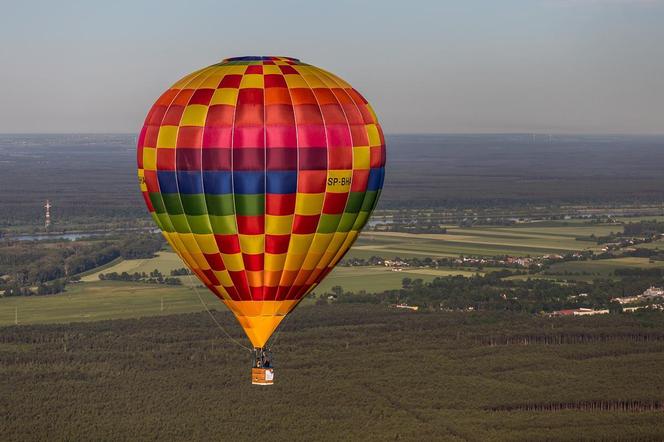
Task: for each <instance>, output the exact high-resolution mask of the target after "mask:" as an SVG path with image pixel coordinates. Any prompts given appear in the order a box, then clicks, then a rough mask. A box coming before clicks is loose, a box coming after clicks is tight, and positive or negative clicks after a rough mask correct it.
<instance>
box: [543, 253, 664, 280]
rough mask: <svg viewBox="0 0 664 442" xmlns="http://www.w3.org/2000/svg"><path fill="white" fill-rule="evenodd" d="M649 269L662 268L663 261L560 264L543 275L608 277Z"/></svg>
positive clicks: (625, 259) (629, 260)
mask: <svg viewBox="0 0 664 442" xmlns="http://www.w3.org/2000/svg"><path fill="white" fill-rule="evenodd" d="M625 268H632V269H651V268H664V261H653V262H651V261H650V260H649V259H648V258H633V257H629V258H615V259H601V260H596V261H581V262H575V261H570V262H561V263H558V264H554V265H552V266H551V267H550V268H549V269H548V270H547V271H546V272H545V273H546V274H549V275H554V274H555V275H564V274H565V272H568V273H587V274H590V275H591V276H603V277H609V276H611V275H612V274H613V272H614V271H615V270H616V269H625Z"/></svg>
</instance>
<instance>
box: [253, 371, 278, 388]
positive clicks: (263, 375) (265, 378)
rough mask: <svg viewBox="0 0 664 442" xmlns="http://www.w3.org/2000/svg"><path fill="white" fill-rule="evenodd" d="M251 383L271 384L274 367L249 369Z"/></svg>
mask: <svg viewBox="0 0 664 442" xmlns="http://www.w3.org/2000/svg"><path fill="white" fill-rule="evenodd" d="M251 384H252V385H273V384H274V369H272V368H256V367H254V368H252V369H251Z"/></svg>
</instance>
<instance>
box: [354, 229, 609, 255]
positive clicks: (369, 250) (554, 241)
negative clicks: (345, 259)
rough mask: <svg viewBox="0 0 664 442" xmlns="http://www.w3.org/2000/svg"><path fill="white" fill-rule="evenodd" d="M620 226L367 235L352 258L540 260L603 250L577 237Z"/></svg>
mask: <svg viewBox="0 0 664 442" xmlns="http://www.w3.org/2000/svg"><path fill="white" fill-rule="evenodd" d="M621 230H622V226H618V225H613V224H611V225H602V224H598V225H591V224H580V223H571V224H570V225H569V226H560V225H559V224H556V225H555V226H548V227H545V226H538V223H529V224H527V225H518V224H517V225H515V226H510V227H472V228H459V227H450V228H448V230H447V233H446V234H419V235H418V234H411V233H398V232H365V233H363V234H362V236H361V237H360V239H359V240H358V242H357V243H356V245H355V246H354V247H353V249H352V250H351V252H349V254H348V256H350V257H356V258H369V257H371V256H374V255H376V256H382V257H385V258H391V257H395V256H399V257H402V258H415V257H423V256H431V257H445V256H447V257H456V256H459V255H473V256H496V255H513V256H539V255H548V254H556V253H563V252H567V251H577V250H599V249H601V246H598V245H597V244H595V243H593V242H589V241H577V240H576V238H577V237H586V236H590V235H591V234H594V235H595V236H602V235H608V234H609V233H611V232H617V231H621Z"/></svg>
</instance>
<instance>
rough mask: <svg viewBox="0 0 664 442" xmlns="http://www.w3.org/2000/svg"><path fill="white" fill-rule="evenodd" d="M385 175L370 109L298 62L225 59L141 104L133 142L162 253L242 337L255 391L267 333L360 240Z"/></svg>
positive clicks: (331, 78) (334, 80)
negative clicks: (222, 309) (164, 245)
mask: <svg viewBox="0 0 664 442" xmlns="http://www.w3.org/2000/svg"><path fill="white" fill-rule="evenodd" d="M384 167H385V141H384V137H383V133H382V131H381V128H380V125H379V124H378V120H377V118H376V115H375V113H374V111H373V110H372V108H371V106H370V105H369V103H368V102H367V100H365V99H364V98H363V97H362V95H360V94H359V93H358V92H357V91H356V90H355V89H353V88H352V87H351V86H350V85H349V84H348V83H346V82H345V81H344V80H342V79H341V78H339V77H337V76H336V75H334V74H332V73H329V72H327V71H325V70H323V69H320V68H317V67H315V66H312V65H309V64H306V63H303V62H301V61H300V60H298V59H295V58H289V57H273V56H260V57H255V56H250V57H235V58H228V59H225V60H223V61H222V62H220V63H217V64H213V65H211V66H208V67H206V68H203V69H201V70H198V71H196V72H193V73H191V74H189V75H187V76H185V77H184V78H182V79H181V80H179V81H178V82H176V83H175V84H174V85H173V86H171V87H170V88H169V89H168V90H167V91H166V92H164V93H163V94H162V95H161V97H159V99H158V100H157V101H156V103H155V104H154V105H153V106H152V108H151V109H150V111H149V113H148V115H147V117H146V119H145V124H144V126H143V128H142V130H141V132H140V135H139V137H138V177H139V182H140V188H141V192H142V194H143V198H144V199H145V203H146V204H147V207H148V209H149V211H150V214H151V215H152V218H153V219H154V221H155V223H156V224H157V225H158V226H159V228H160V229H161V231H162V232H163V234H164V237H165V238H166V240H167V241H168V243H169V244H170V246H171V247H172V248H173V250H174V251H175V252H177V254H178V255H179V256H180V257H181V258H182V260H183V261H184V262H185V263H186V265H187V266H188V267H189V268H190V269H191V270H192V272H193V273H194V274H195V275H196V276H197V277H198V278H199V279H200V280H201V281H202V282H203V283H204V284H205V286H207V287H208V288H209V289H210V290H211V291H212V292H213V293H214V294H215V295H216V296H217V297H218V298H219V299H220V300H221V301H222V302H223V303H224V304H225V305H226V306H227V307H228V308H229V309H230V310H231V311H232V312H233V314H234V315H235V317H236V318H237V320H238V321H239V323H240V325H241V326H242V328H243V329H244V331H245V333H246V335H247V337H248V338H249V340H250V341H251V343H252V345H253V347H254V349H255V352H256V353H255V354H256V358H255V361H256V362H255V364H254V369H257V370H258V371H254V381H255V382H254V383H259V384H261V383H262V384H265V383H271V382H272V381H271V378H270V375H271V374H272V371H271V370H270V371H268V372H267V374H266V373H265V369H266V368H267V367H264V365H265V362H266V360H265V359H266V356H265V355H266V350H267V349H266V344H267V342H268V340H269V338H270V336H271V335H272V333H273V332H274V331H275V329H276V328H277V326H278V325H279V323H280V322H281V321H282V320H283V319H284V317H285V316H286V315H288V313H289V312H291V311H292V310H293V309H294V308H295V306H296V305H297V304H298V303H299V302H300V301H301V300H302V298H303V297H304V296H305V295H307V294H308V293H309V292H311V291H312V289H314V288H315V287H316V285H317V284H318V283H319V282H320V281H321V280H322V279H323V278H324V277H325V276H326V275H327V274H328V273H329V272H330V271H331V270H332V269H333V268H334V266H335V265H336V264H337V262H339V260H340V259H341V258H342V257H343V256H344V254H345V253H346V252H347V251H348V249H349V248H350V247H351V245H352V244H353V242H354V241H355V240H356V239H357V236H358V233H359V232H360V230H361V229H362V227H363V226H364V225H365V224H366V222H367V220H368V218H369V216H370V214H371V212H372V210H373V209H374V207H375V206H376V203H377V201H378V197H379V195H380V191H381V188H382V186H383V178H384V170H385V169H384ZM268 365H269V364H268ZM266 376H267V377H268V378H270V379H265V377H266ZM261 377H262V379H260V378H261Z"/></svg>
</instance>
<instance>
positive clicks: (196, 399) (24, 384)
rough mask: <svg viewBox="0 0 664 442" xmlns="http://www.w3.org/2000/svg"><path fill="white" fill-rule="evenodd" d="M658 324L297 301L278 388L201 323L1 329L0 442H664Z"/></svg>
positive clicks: (663, 353) (283, 344)
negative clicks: (256, 379) (259, 381)
mask: <svg viewBox="0 0 664 442" xmlns="http://www.w3.org/2000/svg"><path fill="white" fill-rule="evenodd" d="M217 316H218V318H219V320H220V321H221V322H222V323H223V324H224V325H226V326H227V327H228V329H229V330H232V333H234V334H235V335H236V337H237V338H240V335H239V333H235V331H236V330H237V329H236V328H233V325H232V321H233V320H232V318H231V317H230V314H227V313H223V314H222V313H220V314H218V315H217ZM663 318H664V317H663V316H662V315H658V314H651V315H607V316H605V317H596V318H577V319H546V318H534V317H528V316H522V315H516V314H487V313H484V314H470V313H426V312H417V313H413V312H401V311H396V310H390V309H387V308H383V307H376V306H348V305H327V306H308V307H307V306H303V307H302V308H300V309H298V310H297V311H296V312H295V313H294V315H293V316H292V317H291V318H290V319H289V320H288V322H286V323H285V324H284V330H283V332H282V333H281V335H280V337H279V341H278V342H277V343H276V345H275V347H274V350H275V361H276V383H275V385H274V386H272V387H255V386H252V385H250V383H249V366H250V358H249V353H248V352H245V351H244V350H243V349H241V348H239V347H237V346H234V345H233V344H232V343H230V342H228V340H226V339H223V338H222V337H221V336H220V332H219V330H217V329H216V328H215V327H214V326H213V324H212V323H211V321H210V318H208V317H207V316H206V315H205V314H202V313H198V314H186V315H174V316H162V317H155V318H144V319H140V320H120V321H99V322H94V323H80V324H70V325H39V326H24V327H6V328H3V329H1V330H0V390H1V391H2V392H3V394H2V395H0V439H2V440H3V441H14V440H24V441H26V440H43V439H44V435H48V439H49V440H54V441H58V440H120V441H123V440H147V439H150V440H191V441H198V440H233V441H244V440H252V441H254V440H256V439H257V438H260V439H267V438H269V439H270V440H274V441H282V440H284V441H285V440H330V441H332V440H334V441H337V440H376V441H378V440H380V441H383V440H408V441H410V440H413V441H421V440H441V441H461V440H469V441H486V440H496V441H502V440H512V441H513V440H519V441H526V440H527V441H532V440H555V441H559V440H661V439H662V437H663V435H664V420H663V419H662V409H663V407H662V402H661V400H662V397H663V396H664V384H662V382H661V367H662V365H664V345H663V343H664V335H663V334H662V332H661V330H662V329H663V327H664V323H663V322H662V321H663Z"/></svg>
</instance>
